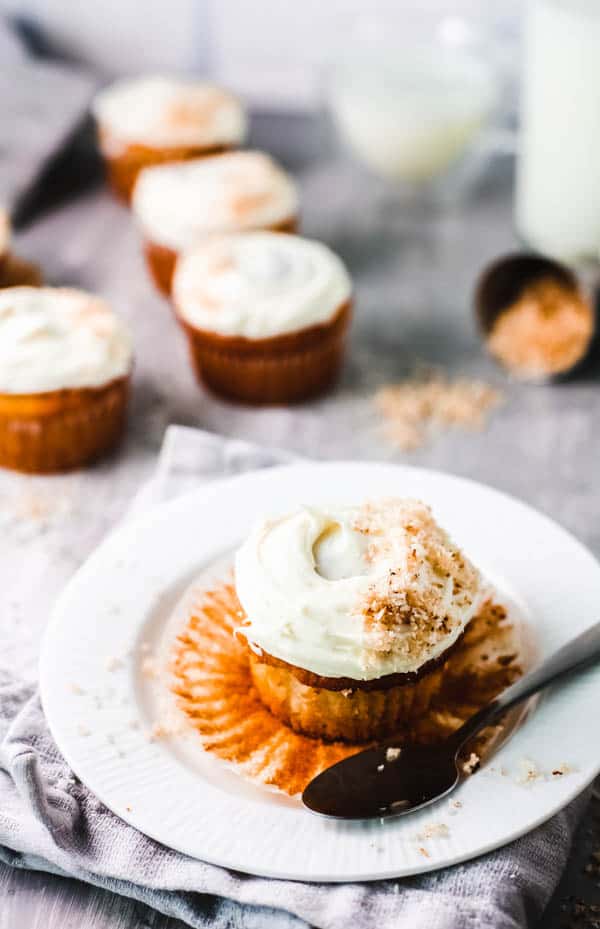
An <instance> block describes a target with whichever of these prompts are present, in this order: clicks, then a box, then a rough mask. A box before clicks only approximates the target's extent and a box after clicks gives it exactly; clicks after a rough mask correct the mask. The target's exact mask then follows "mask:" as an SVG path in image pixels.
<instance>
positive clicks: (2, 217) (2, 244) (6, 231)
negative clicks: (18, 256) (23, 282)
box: [0, 206, 11, 286]
mask: <svg viewBox="0 0 600 929" xmlns="http://www.w3.org/2000/svg"><path fill="white" fill-rule="evenodd" d="M10 238H11V228H10V217H9V215H8V213H7V212H6V210H4V209H3V208H2V207H1V206H0V286H1V276H2V273H3V271H4V269H5V267H6V264H7V262H8V257H9V253H10Z"/></svg>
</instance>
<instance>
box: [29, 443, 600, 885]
mask: <svg viewBox="0 0 600 929" xmlns="http://www.w3.org/2000/svg"><path fill="white" fill-rule="evenodd" d="M339 468H345V469H352V468H357V469H368V470H371V469H383V470H387V471H392V470H394V471H398V473H399V474H401V473H405V472H412V473H413V474H414V475H415V476H416V475H419V474H423V473H425V474H427V475H432V476H437V477H440V478H442V479H443V480H444V481H448V480H449V481H451V482H455V483H456V484H459V485H463V486H467V487H471V488H473V487H474V488H477V489H478V490H480V491H481V490H483V491H485V492H486V493H488V494H491V495H493V496H494V497H496V499H497V500H499V501H501V500H505V501H510V503H511V505H513V506H514V505H515V504H516V505H517V506H518V507H520V508H522V510H523V511H524V512H527V513H529V514H530V515H533V516H534V517H535V518H536V519H538V520H542V521H543V522H545V523H546V525H547V526H548V527H551V528H552V529H553V530H559V531H560V533H562V534H563V535H564V537H565V538H566V539H568V541H569V544H570V545H573V546H575V547H576V548H577V549H578V550H579V552H580V554H582V555H585V556H586V557H587V558H588V559H591V561H593V563H594V564H595V566H596V568H597V569H598V571H600V561H599V559H598V558H597V557H596V556H595V554H594V553H593V552H592V551H591V550H590V549H589V548H588V547H587V546H586V545H585V544H584V543H583V542H581V541H580V540H579V539H578V538H577V537H576V536H575V535H574V534H573V533H572V532H570V530H568V529H566V528H565V527H563V526H562V525H561V524H560V523H558V522H556V521H555V520H554V519H552V517H551V516H549V515H548V514H546V513H545V512H543V511H541V510H538V509H536V508H535V507H534V506H532V505H531V504H529V503H527V502H526V501H524V500H522V499H521V498H519V497H517V496H515V495H512V494H510V493H508V492H506V491H504V490H500V489H498V488H495V487H492V486H490V485H487V484H485V483H483V482H481V481H477V480H475V479H473V478H470V477H464V476H462V475H456V474H453V473H451V472H447V471H443V470H440V469H433V468H424V467H419V466H415V465H410V464H404V463H402V462H381V461H364V460H339V461H338V460H336V461H301V462H291V463H283V464H279V465H274V466H270V467H266V468H259V469H252V470H249V471H246V472H243V473H241V474H236V475H230V476H224V477H219V478H217V479H214V480H211V481H210V482H209V483H208V484H206V485H204V486H199V487H198V488H195V489H193V490H191V491H188V492H186V493H184V494H182V495H180V496H178V497H175V498H174V499H172V500H167V501H162V502H159V503H156V504H153V505H151V506H150V508H149V509H148V510H147V511H142V512H140V513H134V514H133V515H132V516H129V517H128V516H126V517H125V519H124V520H123V521H121V522H120V523H119V524H118V525H117V526H115V527H114V528H112V529H111V531H110V532H109V533H108V534H107V535H106V536H105V537H104V539H103V540H102V541H101V542H100V544H99V545H98V546H97V547H96V548H95V549H94V550H93V551H92V552H91V553H90V555H89V556H88V557H87V558H86V559H85V561H84V562H83V563H82V564H81V565H80V566H79V568H78V569H77V570H76V571H75V572H74V574H73V575H72V576H71V578H70V579H69V581H68V582H67V584H66V585H65V586H64V588H63V589H62V591H61V593H60V594H59V596H58V597H57V599H56V601H55V603H54V605H53V607H52V610H51V611H50V616H49V621H48V623H47V625H46V628H45V630H44V634H43V638H42V643H41V650H40V659H39V686H40V696H41V701H42V707H43V709H44V713H45V715H46V719H47V722H48V726H49V728H50V731H51V734H52V737H53V738H54V740H55V742H56V744H57V746H58V748H59V751H60V752H61V754H62V755H63V757H64V758H65V760H66V762H67V764H68V765H69V767H71V769H72V770H73V771H74V773H75V774H76V775H77V776H79V775H78V774H77V767H78V763H77V760H76V759H75V758H74V756H73V755H72V753H71V746H70V745H69V744H68V739H67V740H66V741H65V740H63V737H62V736H63V733H62V732H60V733H58V732H57V731H56V730H55V727H54V725H53V723H52V721H51V715H52V711H51V712H50V714H49V713H48V712H47V707H48V705H51V702H52V700H51V698H50V696H49V695H50V689H51V683H50V680H51V674H50V675H49V671H48V657H49V651H50V650H51V641H52V636H53V630H54V628H55V626H56V625H58V624H60V622H61V621H62V610H63V608H64V605H65V604H68V599H69V596H70V595H71V592H72V590H73V589H74V588H75V585H76V584H79V583H81V578H82V577H83V578H85V576H86V574H87V573H88V572H93V569H94V567H95V563H96V560H101V559H102V557H103V556H104V554H105V552H106V550H110V548H111V547H112V546H114V544H115V540H116V539H118V538H119V537H120V536H121V535H124V534H126V533H128V532H131V530H132V528H137V529H139V530H141V529H143V527H144V526H149V525H152V524H154V523H156V522H162V521H163V520H167V519H168V518H169V515H170V513H171V512H176V511H178V510H180V509H186V510H187V508H188V507H189V506H190V505H191V502H192V501H194V504H196V505H200V506H201V505H202V503H203V502H204V501H206V500H207V499H209V498H210V497H211V496H212V495H218V494H219V493H220V492H221V489H222V488H223V487H224V486H225V487H226V486H229V485H231V484H244V483H246V482H247V481H248V479H249V478H252V477H257V476H259V475H260V476H262V478H263V479H265V480H266V479H267V478H268V476H270V475H273V474H277V473H283V472H286V473H288V474H289V473H290V472H306V471H311V472H314V471H318V470H327V471H332V470H336V469H339ZM73 761H75V763H73ZM598 773H600V758H599V759H598V762H597V763H596V766H595V768H594V766H593V765H592V766H590V769H589V771H588V772H586V777H584V778H580V779H579V780H578V783H577V787H576V789H573V790H571V791H568V796H566V797H565V798H557V799H556V801H554V802H551V803H549V804H548V807H547V809H545V810H544V812H543V813H541V814H540V815H539V816H537V817H535V818H534V819H533V820H529V821H527V822H525V823H524V824H523V827H522V828H519V829H512V831H511V832H510V835H507V836H506V837H505V838H503V839H500V840H499V841H497V840H492V841H490V842H489V843H487V844H486V843H481V844H480V845H479V846H478V850H477V851H476V852H475V853H474V852H472V851H470V850H467V851H465V853H464V854H450V855H448V856H447V857H445V858H444V857H438V858H436V859H435V860H433V861H429V860H424V861H423V863H422V864H418V865H416V866H415V867H412V866H411V868H410V869H404V868H401V869H400V870H399V869H398V868H395V869H392V870H389V869H388V870H386V869H381V870H380V871H378V872H377V873H371V874H365V873H364V872H363V871H358V872H355V873H351V872H350V873H344V874H343V875H337V874H336V875H329V876H327V875H326V874H323V873H320V874H319V875H318V876H303V875H301V874H298V872H297V870H296V871H294V872H287V871H285V870H281V869H275V870H271V869H268V868H266V869H265V868H262V867H261V868H253V869H249V868H248V861H247V859H244V860H241V861H240V860H235V861H234V860H233V858H232V856H231V855H228V856H227V855H226V856H225V857H223V856H219V855H218V854H217V855H215V854H212V853H211V855H210V857H203V858H199V857H197V856H196V855H194V854H192V853H190V851H189V849H185V848H183V847H181V845H179V844H178V843H177V842H175V843H174V844H172V843H170V842H169V841H167V840H166V839H165V837H164V835H161V834H160V832H159V833H157V832H155V831H153V830H151V829H148V828H147V827H146V826H144V827H142V826H140V825H139V821H137V820H138V817H137V815H136V814H133V815H130V816H128V815H124V812H123V810H122V809H121V808H116V807H115V805H111V800H110V797H107V796H106V793H105V791H104V790H97V789H96V788H95V787H94V788H92V787H88V789H89V790H90V791H91V792H92V793H93V794H95V796H97V797H98V799H100V800H101V802H102V803H103V804H104V805H105V806H106V807H107V808H108V809H109V810H111V811H112V812H113V813H114V814H115V815H117V816H118V817H119V818H120V819H122V820H123V821H125V822H126V823H127V824H128V825H131V826H133V827H134V828H136V829H138V830H139V831H140V832H142V833H143V834H145V835H147V836H148V837H149V838H151V839H153V840H154V841H157V842H159V843H161V844H162V845H166V846H167V847H168V848H171V849H173V850H175V851H178V852H181V853H182V854H186V855H191V857H195V858H196V857H197V860H201V861H206V862H208V863H211V864H215V865H217V866H219V867H225V868H229V869H234V870H237V871H241V872H243V873H247V874H254V875H257V876H262V877H266V878H273V879H280V880H291V881H309V882H324V883H346V882H351V881H373V880H384V879H397V878H399V877H404V876H409V875H412V874H415V875H416V874H422V873H427V872H431V871H434V870H438V869H441V868H444V867H449V866H451V865H454V864H459V863H462V862H465V861H468V860H472V859H474V858H476V857H480V856H481V855H484V854H487V853H489V852H491V851H493V850H496V849H498V848H501V847H503V846H504V845H506V844H509V843H510V842H513V841H514V840H516V839H518V838H520V837H522V836H523V835H526V834H527V833H529V832H530V831H533V830H534V829H536V828H538V827H539V826H540V825H542V824H543V823H544V822H547V821H548V820H549V819H551V818H552V817H553V816H554V815H556V814H557V813H558V812H559V811H560V810H561V809H563V808H564V807H565V806H566V805H567V804H568V803H570V802H571V801H572V800H574V799H575V798H576V797H577V796H579V795H580V794H581V793H582V792H583V791H584V790H585V789H586V788H587V787H588V786H589V784H590V783H591V782H592V781H593V780H594V778H595V777H596V776H597V775H598ZM82 782H83V783H84V784H86V786H87V782H86V780H83V779H82Z"/></svg>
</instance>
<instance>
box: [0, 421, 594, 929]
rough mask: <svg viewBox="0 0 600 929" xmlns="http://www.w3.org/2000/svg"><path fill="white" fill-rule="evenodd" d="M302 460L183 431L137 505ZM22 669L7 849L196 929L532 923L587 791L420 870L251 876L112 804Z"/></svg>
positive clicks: (10, 732) (6, 694)
mask: <svg viewBox="0 0 600 929" xmlns="http://www.w3.org/2000/svg"><path fill="white" fill-rule="evenodd" d="M292 457H293V456H291V455H289V454H287V453H285V452H282V451H278V450H272V449H268V448H263V447H260V446H257V445H253V444H251V443H247V442H243V441H240V440H237V439H223V438H221V437H218V436H215V435H212V434H210V433H206V432H202V431H200V430H195V429H189V428H182V427H171V428H170V429H169V430H168V431H167V435H166V439H165V442H164V445H163V449H162V452H161V455H160V457H159V462H158V467H157V469H156V472H155V474H154V476H153V478H152V479H151V480H150V481H149V483H148V484H147V485H146V486H145V487H144V488H143V489H142V490H141V491H140V492H139V493H138V495H137V497H136V499H135V501H134V504H133V510H134V514H135V512H139V511H140V510H142V509H145V508H147V507H148V506H152V505H154V504H156V503H158V502H160V501H162V500H167V499H171V498H173V497H174V496H177V495H179V494H181V493H184V492H185V491H187V490H189V489H192V488H194V487H198V486H200V485H201V484H202V483H205V482H207V481H210V480H213V479H215V478H220V477H223V476H227V475H231V474H239V473H241V472H243V471H246V470H250V469H255V468H262V467H268V466H270V465H273V464H280V463H281V462H285V461H288V460H291V458H292ZM16 672H17V669H16V668H15V667H14V666H13V667H11V668H8V667H3V668H0V859H2V860H4V861H6V862H7V863H8V864H10V865H13V866H15V867H23V868H35V869H41V870H46V871H51V872H53V873H56V874H67V875H72V876H74V877H78V878H81V879H83V880H86V881H89V882H91V883H93V884H96V885H98V886H101V887H106V888H108V889H110V890H113V891H116V892H117V893H120V894H124V895H126V896H130V897H133V898H135V899H137V900H141V901H143V902H145V903H149V904H150V905H151V906H153V907H155V908H156V909H158V910H160V911H161V912H163V913H166V914H169V915H173V916H177V917H179V918H180V919H183V920H185V921H186V922H188V923H189V924H190V925H191V926H194V927H208V926H211V927H214V929H226V927H231V926H236V927H238V929H258V927H260V929H268V927H273V929H283V927H285V926H290V927H291V926H298V927H301V926H306V927H308V926H316V927H319V929H348V926H352V927H355V929H371V927H373V926H378V927H379V929H399V927H406V929H421V927H422V929H454V927H461V929H462V927H464V926H468V925H473V926H478V927H479V926H493V927H495V929H515V927H523V926H525V925H528V924H531V923H532V922H533V921H534V920H535V919H536V918H537V917H538V916H539V915H540V914H541V912H542V910H543V908H544V906H545V904H546V903H547V901H548V899H549V897H550V895H551V893H552V890H553V889H554V886H555V884H556V882H557V881H558V879H559V877H560V874H561V872H562V870H563V867H564V865H565V861H566V857H567V855H568V852H569V849H570V844H571V839H572V836H573V831H574V828H575V825H576V823H577V821H578V818H579V816H580V814H581V812H582V810H583V808H584V806H585V803H586V799H587V797H586V796H582V797H580V798H579V799H578V800H576V801H575V802H574V803H572V804H571V805H570V806H569V807H568V808H567V809H565V810H563V811H562V812H561V813H560V814H558V815H557V816H555V817H554V818H553V819H552V820H550V821H549V822H548V823H546V824H545V825H543V826H542V827H540V828H539V829H537V830H536V831H535V832H532V833H531V834H530V835H528V836H525V837H524V838H522V839H520V840H518V841H517V842H515V843H514V844H512V845H510V846H508V847H506V848H504V849H501V850H499V851H497V852H495V853H494V854H491V855H488V856H486V857H484V858H481V859H479V860H476V861H474V862H472V863H470V864H466V865H460V866H457V867H454V868H450V869H447V870H445V871H441V872H437V873H434V874H430V875H425V876H422V877H416V878H411V879H406V880H402V881H390V880H388V881H381V882H372V883H366V884H358V883H354V884H345V885H326V884H316V883H312V884H303V883H293V882H289V881H274V880H267V879H263V878H258V877H252V876H249V875H243V874H239V873H235V872H232V871H228V870H226V869H224V868H219V867H216V866H214V865H210V864H206V863H203V862H201V861H195V860H192V859H190V858H187V857H185V856H183V855H181V854H179V853H177V852H173V851H170V850H169V849H167V848H164V847H163V846H160V845H158V844H157V843H156V842H154V841H152V840H151V839H148V838H146V837H145V836H143V835H141V834H140V833H138V832H137V831H136V830H135V829H133V828H132V827H131V826H129V825H127V824H126V823H124V822H122V821H121V820H120V819H119V818H118V817H116V816H115V815H113V814H112V813H111V812H109V811H108V810H107V809H106V808H104V807H103V806H102V804H100V803H99V802H98V801H97V800H96V799H95V797H94V796H93V795H92V794H91V793H90V791H88V790H87V788H86V787H85V786H84V785H83V784H81V783H80V782H78V781H77V779H76V778H75V777H74V776H73V774H72V772H71V771H70V769H69V767H68V766H67V764H66V762H65V761H64V759H63V758H62V757H61V755H60V753H59V752H58V750H57V748H56V746H55V744H54V742H53V740H52V736H51V734H50V732H49V730H48V727H47V724H46V721H45V719H44V716H43V713H42V709H41V705H40V701H39V697H38V694H37V692H36V687H35V684H33V683H27V682H26V681H25V680H24V679H23V678H21V677H20V676H19V675H18V673H16ZM307 815H308V814H307Z"/></svg>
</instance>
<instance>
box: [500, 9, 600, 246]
mask: <svg viewBox="0 0 600 929" xmlns="http://www.w3.org/2000/svg"><path fill="white" fill-rule="evenodd" d="M516 222H517V227H518V230H519V233H520V234H521V235H522V236H523V238H524V239H525V240H526V242H527V243H528V244H529V245H531V246H533V247H534V248H537V249H539V250H540V251H543V252H546V253H548V254H550V255H553V256H555V257H558V258H562V259H565V260H576V259H580V258H585V257H589V256H597V255H598V252H599V250H600V0H532V2H531V4H530V7H529V10H528V17H527V25H526V35H525V60H524V75H523V100H522V128H521V142H520V156H519V161H518V169H517V191H516Z"/></svg>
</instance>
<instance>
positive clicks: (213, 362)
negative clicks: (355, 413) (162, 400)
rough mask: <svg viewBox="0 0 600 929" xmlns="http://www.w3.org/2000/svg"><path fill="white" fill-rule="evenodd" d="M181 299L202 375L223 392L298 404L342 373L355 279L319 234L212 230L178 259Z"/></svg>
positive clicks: (176, 294) (179, 309)
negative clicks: (308, 236)
mask: <svg viewBox="0 0 600 929" xmlns="http://www.w3.org/2000/svg"><path fill="white" fill-rule="evenodd" d="M173 300H174V304H175V309H176V313H177V316H178V319H179V321H180V323H181V325H182V327H183V329H184V331H185V333H186V335H187V338H188V342H189V348H190V355H191V360H192V364H193V366H194V369H195V372H196V375H197V377H198V379H199V380H201V381H203V382H204V383H205V384H207V385H208V387H210V388H211V389H212V390H214V391H215V392H216V393H218V394H220V395H222V396H224V397H227V398H230V399H233V400H239V401H241V402H245V403H295V402H298V401H301V400H306V399H308V398H309V397H312V396H314V395H316V394H319V393H321V392H322V391H324V390H326V389H327V388H328V387H329V386H330V385H331V384H332V383H333V381H334V380H335V378H336V376H337V374H338V372H339V369H340V366H341V363H342V359H343V353H344V347H345V341H346V334H347V330H348V326H349V323H350V317H351V300H352V285H351V281H350V277H349V275H348V272H347V270H346V268H345V267H344V265H343V263H342V261H341V260H340V259H339V258H338V257H337V255H335V254H334V253H333V252H332V251H331V250H330V249H329V248H327V246H325V245H323V244H322V243H321V242H314V241H312V240H309V239H303V238H300V237H299V236H295V235H284V234H282V233H276V232H250V233H242V234H237V235H227V236H214V237H210V238H207V239H205V240H204V241H203V242H201V243H200V244H199V245H197V246H196V247H195V248H194V249H193V250H191V251H189V252H187V253H186V254H184V255H183V256H182V257H181V258H180V259H179V261H178V263H177V268H176V271H175V277H174V280H173Z"/></svg>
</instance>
